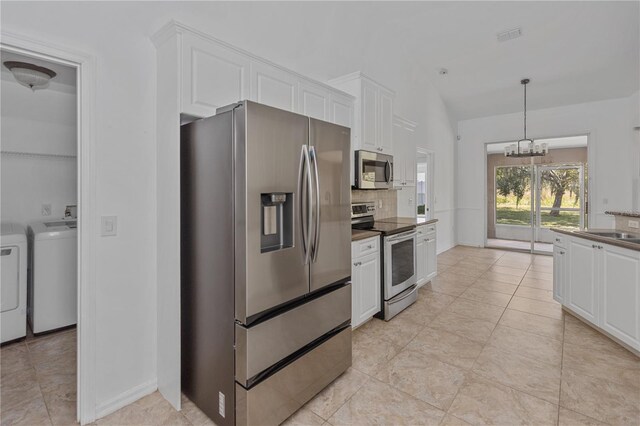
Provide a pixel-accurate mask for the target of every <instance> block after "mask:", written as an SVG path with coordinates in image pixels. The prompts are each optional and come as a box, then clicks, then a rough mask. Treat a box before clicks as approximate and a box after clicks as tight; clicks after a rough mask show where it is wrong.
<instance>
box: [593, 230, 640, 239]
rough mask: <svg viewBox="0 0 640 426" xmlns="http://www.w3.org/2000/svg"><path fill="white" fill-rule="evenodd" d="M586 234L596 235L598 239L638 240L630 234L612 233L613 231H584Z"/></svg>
mask: <svg viewBox="0 0 640 426" xmlns="http://www.w3.org/2000/svg"><path fill="white" fill-rule="evenodd" d="M586 233H587V234H591V235H597V236H598V237H608V238H615V239H618V240H620V239H624V240H628V239H640V237H638V235H635V234H630V233H628V232H614V231H586Z"/></svg>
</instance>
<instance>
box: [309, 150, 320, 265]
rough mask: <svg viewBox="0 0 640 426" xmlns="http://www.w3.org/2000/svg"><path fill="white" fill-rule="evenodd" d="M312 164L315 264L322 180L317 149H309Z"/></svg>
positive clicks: (318, 242) (318, 244)
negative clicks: (319, 173) (313, 178)
mask: <svg viewBox="0 0 640 426" xmlns="http://www.w3.org/2000/svg"><path fill="white" fill-rule="evenodd" d="M309 150H310V155H309V156H310V157H311V163H312V164H313V173H314V177H315V196H316V197H315V198H316V200H315V201H316V203H315V205H314V206H313V215H314V216H315V226H314V229H313V245H312V249H311V250H312V253H311V260H312V261H313V262H315V261H316V259H317V258H318V248H319V246H320V179H319V177H318V154H317V152H316V148H315V147H313V146H312V147H311V148H309Z"/></svg>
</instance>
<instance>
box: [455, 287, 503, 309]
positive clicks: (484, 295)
mask: <svg viewBox="0 0 640 426" xmlns="http://www.w3.org/2000/svg"><path fill="white" fill-rule="evenodd" d="M460 297H462V298H464V299H469V300H475V301H476V302H481V303H486V304H489V305H494V306H500V307H502V308H505V307H506V306H507V305H508V304H509V301H510V300H511V295H509V294H504V293H498V292H495V291H487V290H482V289H478V288H468V289H467V290H465V292H464V293H462V294H461V295H460Z"/></svg>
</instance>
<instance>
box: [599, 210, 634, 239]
mask: <svg viewBox="0 0 640 426" xmlns="http://www.w3.org/2000/svg"><path fill="white" fill-rule="evenodd" d="M605 213H606V214H611V215H614V216H615V218H616V229H617V230H618V231H624V232H631V233H633V234H639V233H640V229H638V228H632V227H631V226H629V221H632V222H636V223H638V222H640V212H637V211H636V212H605Z"/></svg>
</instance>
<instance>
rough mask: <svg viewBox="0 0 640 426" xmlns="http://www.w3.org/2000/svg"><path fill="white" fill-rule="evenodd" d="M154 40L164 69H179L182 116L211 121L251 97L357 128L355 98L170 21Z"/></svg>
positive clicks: (260, 101)
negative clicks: (218, 112) (215, 116)
mask: <svg viewBox="0 0 640 426" xmlns="http://www.w3.org/2000/svg"><path fill="white" fill-rule="evenodd" d="M153 42H154V43H155V45H156V47H157V48H158V50H159V51H162V52H163V55H162V57H163V63H162V64H161V65H162V67H163V69H165V70H167V69H168V68H169V66H176V69H174V70H173V71H172V73H173V75H174V78H176V79H177V80H178V88H179V92H180V93H179V97H180V113H183V114H188V115H191V116H194V117H209V116H212V115H215V113H216V109H218V108H220V107H223V106H226V105H230V104H233V103H235V102H239V101H242V100H245V99H249V100H252V101H255V102H259V103H262V104H265V105H270V106H273V107H276V108H280V109H284V110H287V111H293V112H297V113H299V114H304V115H308V116H311V117H314V118H318V119H320V120H325V121H329V122H332V123H336V124H340V125H342V126H346V127H352V126H353V124H354V121H355V120H354V112H355V107H354V97H353V96H351V95H349V94H347V93H345V92H342V91H340V90H338V89H335V88H334V87H332V86H329V85H327V84H325V83H322V82H319V81H315V80H312V79H310V78H307V77H305V76H303V75H300V74H298V73H296V72H294V71H290V70H287V69H286V68H284V67H281V66H278V65H276V64H274V63H271V62H269V61H267V60H265V59H262V58H260V57H258V56H255V55H253V54H251V53H249V52H246V51H243V50H241V49H238V48H236V47H234V46H232V45H230V44H228V43H225V42H223V41H220V40H217V39H215V38H213V37H211V36H209V35H207V34H204V33H202V32H200V31H197V30H194V29H192V28H189V27H187V26H185V25H182V24H180V23H177V22H171V23H169V24H167V25H166V26H165V27H164V28H163V29H162V30H160V31H159V32H158V33H157V34H156V35H155V36H154V37H153ZM174 59H175V62H173V61H174ZM159 66H160V64H159ZM167 73H168V71H167Z"/></svg>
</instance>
